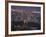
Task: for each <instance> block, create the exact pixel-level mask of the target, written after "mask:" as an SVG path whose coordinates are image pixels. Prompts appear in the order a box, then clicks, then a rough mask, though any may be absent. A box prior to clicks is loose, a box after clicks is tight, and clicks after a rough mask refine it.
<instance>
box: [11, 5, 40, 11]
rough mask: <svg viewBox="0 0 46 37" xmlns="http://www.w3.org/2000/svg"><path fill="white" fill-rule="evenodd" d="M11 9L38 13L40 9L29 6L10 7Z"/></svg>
mask: <svg viewBox="0 0 46 37" xmlns="http://www.w3.org/2000/svg"><path fill="white" fill-rule="evenodd" d="M11 9H26V10H34V11H40V7H29V6H11Z"/></svg>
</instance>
